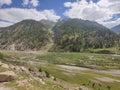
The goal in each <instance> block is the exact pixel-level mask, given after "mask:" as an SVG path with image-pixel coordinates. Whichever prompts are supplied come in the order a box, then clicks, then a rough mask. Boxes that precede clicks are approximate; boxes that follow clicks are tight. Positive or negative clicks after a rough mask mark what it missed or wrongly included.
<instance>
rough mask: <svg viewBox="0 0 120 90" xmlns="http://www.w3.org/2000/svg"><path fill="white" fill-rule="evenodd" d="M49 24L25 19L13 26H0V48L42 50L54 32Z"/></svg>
mask: <svg viewBox="0 0 120 90" xmlns="http://www.w3.org/2000/svg"><path fill="white" fill-rule="evenodd" d="M47 26H48V25H44V24H43V23H42V22H38V21H34V20H23V21H21V22H19V23H16V24H14V25H12V26H9V27H6V28H0V48H1V49H12V50H40V49H41V48H43V47H44V46H46V45H47V44H49V43H50V42H51V39H52V34H51V32H50V30H49V29H48V27H47ZM49 27H50V26H49Z"/></svg>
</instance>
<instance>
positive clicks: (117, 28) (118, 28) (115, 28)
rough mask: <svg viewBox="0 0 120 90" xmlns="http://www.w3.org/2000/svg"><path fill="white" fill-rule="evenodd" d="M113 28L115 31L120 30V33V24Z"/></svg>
mask: <svg viewBox="0 0 120 90" xmlns="http://www.w3.org/2000/svg"><path fill="white" fill-rule="evenodd" d="M111 30H113V31H115V32H119V33H120V24H119V25H117V26H115V27H113V28H111Z"/></svg>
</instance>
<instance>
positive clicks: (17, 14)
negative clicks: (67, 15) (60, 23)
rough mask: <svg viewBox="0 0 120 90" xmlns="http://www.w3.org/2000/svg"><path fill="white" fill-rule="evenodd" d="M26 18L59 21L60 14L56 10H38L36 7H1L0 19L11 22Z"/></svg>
mask: <svg viewBox="0 0 120 90" xmlns="http://www.w3.org/2000/svg"><path fill="white" fill-rule="evenodd" d="M24 19H33V20H37V21H40V20H41V19H46V20H51V21H57V20H58V19H60V16H57V15H56V13H55V11H54V10H43V11H38V10H36V9H23V8H6V9H0V20H5V21H9V22H14V23H16V22H19V21H21V20H24Z"/></svg>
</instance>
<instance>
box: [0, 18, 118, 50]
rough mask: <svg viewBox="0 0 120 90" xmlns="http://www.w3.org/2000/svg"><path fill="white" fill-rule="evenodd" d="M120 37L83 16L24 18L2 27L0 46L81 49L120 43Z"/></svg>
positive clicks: (107, 46) (27, 48)
mask: <svg viewBox="0 0 120 90" xmlns="http://www.w3.org/2000/svg"><path fill="white" fill-rule="evenodd" d="M119 39H120V36H119V35H118V34H116V33H115V32H113V31H110V30H109V29H108V28H106V27H104V26H102V25H100V24H98V23H96V22H92V21H88V20H81V19H65V20H59V21H58V22H57V23H55V22H52V21H47V20H41V21H35V20H23V21H21V22H19V23H16V24H14V25H12V26H9V27H5V28H0V49H8V50H49V48H51V46H52V49H50V50H53V51H56V50H57V51H71V52H80V51H85V50H87V49H89V48H93V49H96V48H111V47H115V46H119V45H118V44H119V43H120V42H119Z"/></svg>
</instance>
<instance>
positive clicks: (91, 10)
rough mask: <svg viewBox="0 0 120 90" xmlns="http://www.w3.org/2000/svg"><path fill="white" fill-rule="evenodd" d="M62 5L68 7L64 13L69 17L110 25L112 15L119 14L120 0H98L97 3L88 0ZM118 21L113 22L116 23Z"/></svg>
mask: <svg viewBox="0 0 120 90" xmlns="http://www.w3.org/2000/svg"><path fill="white" fill-rule="evenodd" d="M64 6H65V7H66V8H68V9H67V10H66V11H65V13H64V15H65V16H68V17H69V18H81V19H84V20H91V21H96V22H99V23H101V24H106V25H107V26H110V23H111V22H110V21H109V22H106V23H105V21H107V20H110V19H111V18H112V17H113V15H115V14H120V0H100V1H98V2H97V3H95V2H93V1H92V0H90V2H87V1H86V0H81V1H76V2H65V3H64ZM116 24H118V23H114V25H116Z"/></svg>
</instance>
